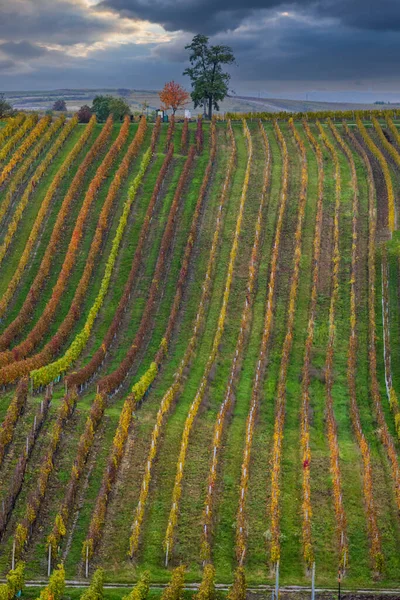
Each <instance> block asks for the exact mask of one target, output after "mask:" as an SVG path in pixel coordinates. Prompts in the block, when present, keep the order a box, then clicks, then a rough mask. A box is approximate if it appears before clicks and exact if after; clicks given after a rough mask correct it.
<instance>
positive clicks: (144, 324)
mask: <svg viewBox="0 0 400 600" xmlns="http://www.w3.org/2000/svg"><path fill="white" fill-rule="evenodd" d="M194 158H195V148H194V146H192V147H191V148H190V150H189V153H188V157H187V159H186V161H185V165H184V167H183V171H182V174H181V176H180V178H179V182H178V185H177V188H176V190H175V194H174V199H173V201H172V204H171V208H170V212H169V215H168V222H167V225H166V228H165V231H164V235H163V238H162V241H161V246H160V251H159V255H158V259H157V264H156V267H155V271H154V275H153V279H152V282H151V286H150V289H149V293H148V297H147V301H146V306H145V309H144V312H143V315H142V318H141V321H140V325H139V327H138V330H137V332H136V335H135V338H134V340H133V342H132V344H131V346H130V348H129V350H128V351H127V353H126V355H125V357H124V358H123V359H122V360H121V362H120V364H119V366H118V367H117V368H116V369H115V370H114V371H113V372H112V373H110V374H109V375H105V376H104V377H102V378H101V379H100V380H99V383H98V386H97V390H98V392H99V393H105V394H111V393H113V392H115V391H117V388H118V387H119V386H120V385H121V384H122V383H123V381H124V379H125V377H126V376H127V375H128V373H129V370H130V369H131V367H132V365H133V362H134V360H135V357H136V355H137V353H138V351H139V348H140V347H141V344H142V342H143V339H144V336H145V335H146V332H147V330H148V327H149V323H150V318H151V314H152V312H153V310H154V307H155V303H156V300H157V297H158V294H159V292H160V281H161V275H162V273H163V271H164V267H165V264H166V260H167V255H168V248H169V247H170V245H171V241H172V236H173V232H174V229H175V221H176V215H177V212H178V209H179V206H180V202H181V199H182V195H183V190H184V188H185V185H186V184H187V182H188V180H189V175H190V172H191V169H192V165H193V161H194Z"/></svg>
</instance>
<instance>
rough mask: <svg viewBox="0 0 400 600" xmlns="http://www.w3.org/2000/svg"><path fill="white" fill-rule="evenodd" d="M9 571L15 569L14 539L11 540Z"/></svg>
mask: <svg viewBox="0 0 400 600" xmlns="http://www.w3.org/2000/svg"><path fill="white" fill-rule="evenodd" d="M11 569H12V570H13V571H14V569H15V538H14V540H13V547H12V558H11Z"/></svg>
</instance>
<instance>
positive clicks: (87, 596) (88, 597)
mask: <svg viewBox="0 0 400 600" xmlns="http://www.w3.org/2000/svg"><path fill="white" fill-rule="evenodd" d="M103 586H104V571H103V569H97V570H96V571H95V572H94V574H93V577H92V581H91V582H90V585H89V587H88V588H87V590H85V591H84V592H83V594H82V596H81V600H102V599H103V597H104V587H103Z"/></svg>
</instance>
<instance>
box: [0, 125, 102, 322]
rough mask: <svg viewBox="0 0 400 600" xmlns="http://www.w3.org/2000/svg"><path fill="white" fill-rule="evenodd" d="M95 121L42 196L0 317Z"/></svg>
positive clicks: (88, 126) (1, 306) (8, 287)
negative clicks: (52, 203) (63, 182)
mask: <svg viewBox="0 0 400 600" xmlns="http://www.w3.org/2000/svg"><path fill="white" fill-rule="evenodd" d="M95 123H96V117H95V116H93V117H92V119H91V120H90V123H89V124H88V125H87V127H85V129H84V131H83V133H82V134H81V136H80V138H79V140H78V141H77V142H76V144H75V145H74V147H73V148H72V150H71V152H70V153H69V154H68V156H67V157H66V159H65V161H64V162H63V164H62V166H61V167H60V169H59V170H58V171H57V174H56V176H55V177H54V179H53V180H52V182H51V184H50V186H49V188H48V190H47V192H46V195H45V197H44V198H43V201H42V203H41V205H40V209H39V212H38V214H37V217H36V219H35V222H34V224H33V227H32V229H31V232H30V234H29V238H28V241H27V242H26V244H25V248H24V250H23V252H22V254H21V258H20V260H19V263H18V266H17V268H16V270H15V272H14V275H13V277H12V279H11V281H10V283H9V284H8V286H7V289H6V291H5V292H4V294H3V295H2V297H1V298H0V317H2V316H3V315H4V313H5V311H6V309H7V306H8V304H9V302H10V300H11V298H12V297H13V295H14V292H15V290H16V289H17V286H18V284H19V282H20V280H21V277H22V274H23V272H24V270H25V268H26V265H27V264H28V261H29V257H30V255H31V252H32V250H33V247H34V244H35V242H36V240H37V239H38V236H39V231H40V227H41V225H42V223H43V221H44V219H45V217H46V215H47V213H48V210H49V207H50V205H51V202H52V201H53V198H54V196H55V194H56V193H57V191H58V189H59V186H60V184H61V182H62V180H63V179H64V178H65V176H66V175H67V173H68V171H69V169H70V168H71V166H72V164H73V163H74V162H75V160H76V158H77V156H78V154H79V153H80V152H81V150H82V148H83V147H84V145H85V144H86V143H87V141H88V139H89V137H90V136H91V134H92V132H93V128H94V125H95Z"/></svg>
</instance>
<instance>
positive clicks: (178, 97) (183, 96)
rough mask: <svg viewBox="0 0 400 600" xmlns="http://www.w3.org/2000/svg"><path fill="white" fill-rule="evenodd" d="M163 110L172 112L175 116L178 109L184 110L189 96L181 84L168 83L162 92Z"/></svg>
mask: <svg viewBox="0 0 400 600" xmlns="http://www.w3.org/2000/svg"><path fill="white" fill-rule="evenodd" d="M159 95H160V100H161V102H162V108H163V110H168V109H169V108H170V109H171V110H172V113H173V114H175V113H176V111H177V110H178V108H183V107H184V106H185V104H187V102H188V100H189V94H188V92H187V91H186V90H185V88H183V87H182V86H181V85H180V84H179V83H176V82H175V81H168V83H166V84H165V85H164V87H163V89H162V90H161V92H160V94H159Z"/></svg>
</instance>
